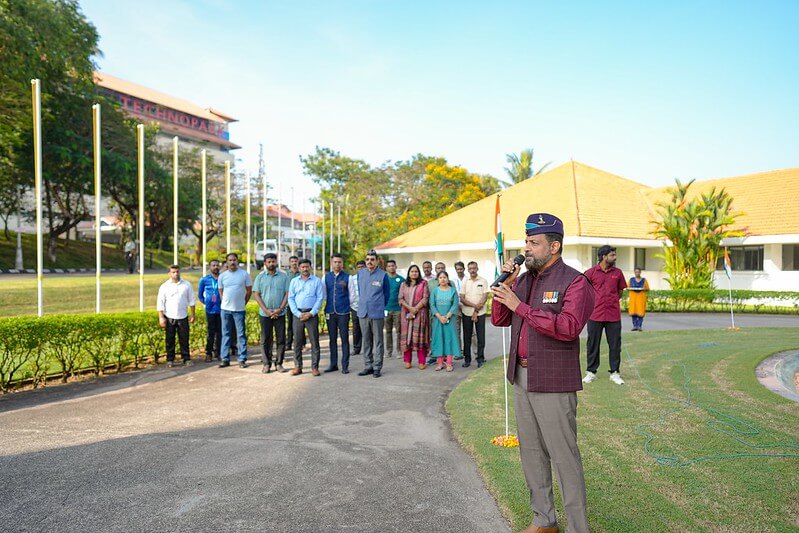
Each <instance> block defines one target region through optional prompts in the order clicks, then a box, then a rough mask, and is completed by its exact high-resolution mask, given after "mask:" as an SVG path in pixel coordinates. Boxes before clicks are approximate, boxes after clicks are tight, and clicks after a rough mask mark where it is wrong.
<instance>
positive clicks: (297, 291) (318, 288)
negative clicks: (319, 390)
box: [289, 258, 325, 376]
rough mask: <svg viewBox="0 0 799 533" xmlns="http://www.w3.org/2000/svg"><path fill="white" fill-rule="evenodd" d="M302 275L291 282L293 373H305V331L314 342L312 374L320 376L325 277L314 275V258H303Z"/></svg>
mask: <svg viewBox="0 0 799 533" xmlns="http://www.w3.org/2000/svg"><path fill="white" fill-rule="evenodd" d="M299 267H300V275H299V276H297V277H296V278H294V279H292V280H291V283H290V284H289V307H290V308H291V314H292V315H294V321H293V324H292V325H293V329H294V370H292V371H291V375H292V376H298V375H300V374H302V347H303V346H304V345H305V333H306V331H307V333H308V338H309V340H310V341H311V374H313V375H314V376H320V375H321V373H320V372H319V357H320V354H321V350H320V348H319V308H320V307H321V306H322V300H324V297H325V291H324V288H323V287H322V280H321V279H319V278H317V277H316V276H313V275H311V260H310V259H306V258H303V259H300V263H299Z"/></svg>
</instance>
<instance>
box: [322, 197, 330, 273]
mask: <svg viewBox="0 0 799 533" xmlns="http://www.w3.org/2000/svg"><path fill="white" fill-rule="evenodd" d="M319 203H320V204H321V206H322V276H324V275H325V263H326V261H325V255H326V251H325V202H324V200H321V201H320V202H319ZM331 251H332V250H331Z"/></svg>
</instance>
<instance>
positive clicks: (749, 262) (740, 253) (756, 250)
mask: <svg viewBox="0 0 799 533" xmlns="http://www.w3.org/2000/svg"><path fill="white" fill-rule="evenodd" d="M728 250H729V253H730V264H731V266H732V270H733V271H736V270H763V247H762V246H730V247H729V248H728ZM716 270H724V251H723V250H722V251H721V253H720V254H719V258H718V261H716Z"/></svg>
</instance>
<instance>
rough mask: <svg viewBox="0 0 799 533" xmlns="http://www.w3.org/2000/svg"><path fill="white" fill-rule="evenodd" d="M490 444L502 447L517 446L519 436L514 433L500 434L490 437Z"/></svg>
mask: <svg viewBox="0 0 799 533" xmlns="http://www.w3.org/2000/svg"><path fill="white" fill-rule="evenodd" d="M491 444H494V445H495V446H502V447H503V448H518V447H519V437H517V436H516V435H500V436H499V437H494V438H493V439H491Z"/></svg>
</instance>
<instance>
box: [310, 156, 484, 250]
mask: <svg viewBox="0 0 799 533" xmlns="http://www.w3.org/2000/svg"><path fill="white" fill-rule="evenodd" d="M300 159H301V161H302V163H303V166H304V168H305V173H306V174H307V175H309V176H311V178H312V179H313V180H314V182H315V183H317V184H318V185H319V186H320V187H321V189H322V190H321V193H320V199H321V200H322V201H324V202H331V201H332V202H334V203H336V204H339V205H341V209H342V226H343V227H342V249H346V250H352V252H353V253H355V254H356V255H358V256H362V255H364V254H365V253H366V251H367V250H368V249H369V248H371V247H373V246H375V245H377V244H379V243H381V242H385V241H386V240H388V239H390V238H392V237H394V236H396V235H398V234H401V233H405V232H407V231H410V230H412V229H414V228H417V227H419V226H422V225H424V224H427V223H428V222H431V221H433V220H435V219H437V218H439V217H442V216H444V215H446V214H448V213H451V212H452V211H455V210H456V209H460V208H461V207H464V206H466V205H468V204H470V203H472V202H475V201H477V200H480V199H482V198H485V197H486V196H488V195H490V194H493V193H494V192H496V190H497V183H496V180H495V179H494V178H492V177H491V176H480V175H476V174H472V173H470V172H468V171H467V170H466V169H464V168H462V167H457V166H450V165H448V164H447V161H446V159H444V158H441V157H430V156H425V155H423V154H416V155H414V156H413V157H412V158H411V159H410V160H408V161H397V162H391V161H389V162H386V163H384V164H383V165H381V166H379V167H377V168H373V167H371V166H370V165H369V164H367V163H366V162H364V161H362V160H359V159H352V158H349V157H346V156H342V155H341V154H340V153H339V152H336V151H333V150H331V149H329V148H319V147H317V149H316V152H315V153H313V154H310V155H308V156H306V157H301V158H300ZM325 228H326V231H329V222H328V221H326V222H325Z"/></svg>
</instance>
